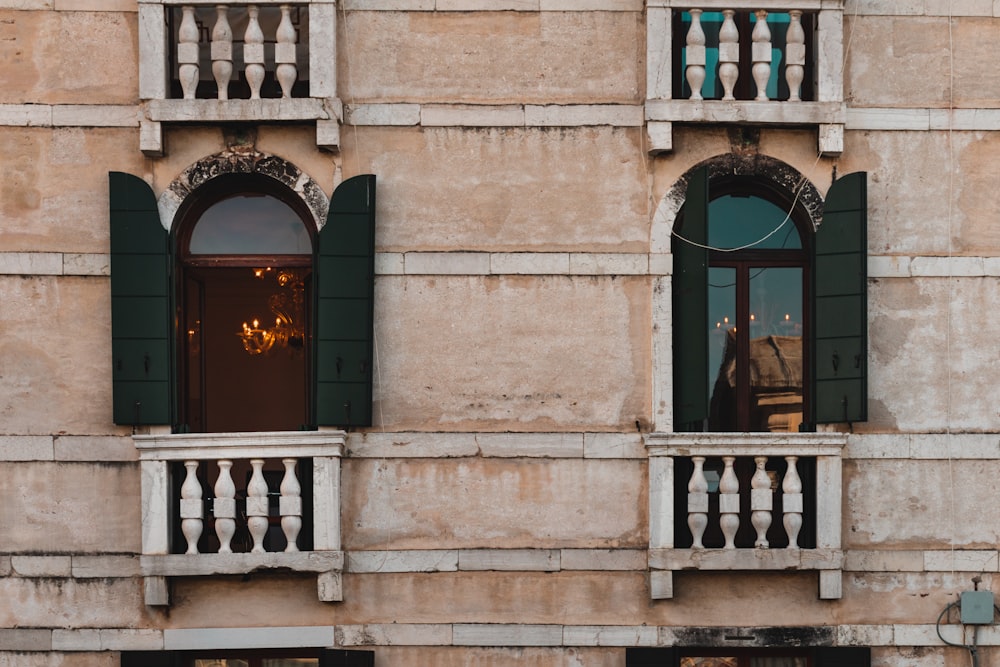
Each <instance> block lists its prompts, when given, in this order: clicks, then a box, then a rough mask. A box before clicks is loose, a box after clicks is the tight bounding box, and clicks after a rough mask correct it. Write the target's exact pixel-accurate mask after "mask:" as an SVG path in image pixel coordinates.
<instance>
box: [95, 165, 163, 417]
mask: <svg viewBox="0 0 1000 667" xmlns="http://www.w3.org/2000/svg"><path fill="white" fill-rule="evenodd" d="M108 185H109V196H110V204H111V206H110V209H111V210H110V215H111V223H110V224H111V354H112V384H113V399H112V401H113V417H114V422H115V423H116V424H122V425H140V424H142V425H146V424H169V423H171V418H170V415H171V401H170V371H171V360H170V357H171V354H170V252H169V234H168V233H167V231H166V230H165V229H163V226H162V225H161V224H160V216H159V213H158V211H157V208H156V196H155V195H154V194H153V190H152V189H151V188H150V187H149V185H147V184H146V182H145V181H143V180H142V179H141V178H138V177H136V176H132V175H131V174H125V173H122V172H114V171H113V172H109V174H108Z"/></svg>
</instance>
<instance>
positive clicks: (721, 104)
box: [646, 3, 846, 125]
mask: <svg viewBox="0 0 1000 667" xmlns="http://www.w3.org/2000/svg"><path fill="white" fill-rule="evenodd" d="M758 4H759V3H758ZM755 6H756V5H755ZM845 115H846V106H845V105H844V104H843V103H842V102H779V101H771V102H756V101H735V102H730V101H723V100H646V120H651V121H669V122H672V123H757V124H761V125H819V124H842V123H844V118H845Z"/></svg>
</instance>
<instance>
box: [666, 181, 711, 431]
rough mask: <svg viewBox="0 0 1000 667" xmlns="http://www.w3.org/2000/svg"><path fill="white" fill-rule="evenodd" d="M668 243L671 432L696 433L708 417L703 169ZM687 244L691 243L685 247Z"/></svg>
mask: <svg viewBox="0 0 1000 667" xmlns="http://www.w3.org/2000/svg"><path fill="white" fill-rule="evenodd" d="M680 213H681V216H682V218H681V227H680V229H679V230H678V234H680V236H682V237H683V239H681V238H678V237H677V236H674V237H673V238H672V239H671V252H672V253H673V256H674V273H673V327H674V332H673V333H674V335H673V362H674V430H675V431H701V430H703V428H704V426H703V424H704V421H705V420H706V419H707V418H708V335H707V333H706V327H707V326H708V251H707V250H706V249H705V248H704V247H699V246H698V245H694V244H700V245H701V246H704V245H705V244H706V243H707V241H708V169H707V168H704V167H702V168H701V169H698V170H697V171H695V172H693V173H692V175H691V178H690V180H689V181H688V187H687V195H686V197H685V200H684V206H683V207H682V208H681V211H680ZM689 241H690V243H689Z"/></svg>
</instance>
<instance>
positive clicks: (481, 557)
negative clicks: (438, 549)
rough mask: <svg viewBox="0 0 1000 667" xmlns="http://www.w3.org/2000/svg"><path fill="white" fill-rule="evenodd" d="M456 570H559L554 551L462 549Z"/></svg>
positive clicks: (555, 551)
mask: <svg viewBox="0 0 1000 667" xmlns="http://www.w3.org/2000/svg"><path fill="white" fill-rule="evenodd" d="M458 569H459V570H466V571H476V570H497V571H508V572H532V571H541V572H555V571H557V570H559V551H558V550H555V549H462V550H461V551H459V552H458Z"/></svg>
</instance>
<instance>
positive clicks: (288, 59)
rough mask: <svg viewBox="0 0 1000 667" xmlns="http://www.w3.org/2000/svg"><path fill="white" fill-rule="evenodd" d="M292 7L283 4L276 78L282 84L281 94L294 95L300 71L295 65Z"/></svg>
mask: <svg viewBox="0 0 1000 667" xmlns="http://www.w3.org/2000/svg"><path fill="white" fill-rule="evenodd" d="M290 12H291V7H290V6H288V5H281V23H279V24H278V30H277V32H276V33H275V42H276V43H275V45H274V62H275V70H274V75H275V78H277V79H278V83H279V84H280V85H281V96H282V97H291V96H292V84H293V83H295V77H296V76H297V74H298V72H297V70H296V67H295V27H294V26H293V25H292V18H291V16H290V15H289V13H290Z"/></svg>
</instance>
